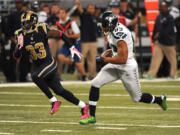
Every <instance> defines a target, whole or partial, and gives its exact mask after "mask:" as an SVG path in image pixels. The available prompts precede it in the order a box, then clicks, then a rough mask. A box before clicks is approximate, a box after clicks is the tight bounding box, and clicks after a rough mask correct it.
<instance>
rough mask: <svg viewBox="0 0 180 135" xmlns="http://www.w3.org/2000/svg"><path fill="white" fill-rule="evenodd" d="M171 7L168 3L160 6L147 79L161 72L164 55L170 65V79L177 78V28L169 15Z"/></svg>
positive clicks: (162, 3)
mask: <svg viewBox="0 0 180 135" xmlns="http://www.w3.org/2000/svg"><path fill="white" fill-rule="evenodd" d="M169 9H170V8H169V6H168V4H167V3H166V2H161V4H160V14H159V15H158V16H157V18H156V21H155V28H154V31H153V40H154V43H155V45H154V52H153V55H152V59H151V64H150V68H149V71H148V72H147V74H144V75H143V77H145V78H150V79H152V78H154V77H155V76H156V74H157V72H158V70H159V67H160V64H161V62H162V60H163V57H164V55H165V56H166V58H167V59H168V61H169V63H170V76H169V79H176V77H177V59H176V49H175V47H176V28H175V23H174V19H173V17H172V16H171V15H170V14H169Z"/></svg>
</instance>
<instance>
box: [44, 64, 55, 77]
mask: <svg viewBox="0 0 180 135" xmlns="http://www.w3.org/2000/svg"><path fill="white" fill-rule="evenodd" d="M56 67H57V63H56V65H55V67H54V68H53V69H51V70H50V71H49V72H48V73H47V74H46V75H44V77H46V76H47V75H48V74H49V73H51V72H52V71H53V70H54V69H55V68H56Z"/></svg>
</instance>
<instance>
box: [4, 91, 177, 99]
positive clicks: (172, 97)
mask: <svg viewBox="0 0 180 135" xmlns="http://www.w3.org/2000/svg"><path fill="white" fill-rule="evenodd" d="M74 94H75V95H78V96H88V95H89V93H74ZM0 95H44V94H43V93H42V92H14V91H11V92H0ZM101 96H103V97H129V95H128V94H101ZM168 97H169V98H167V100H168V99H169V101H179V100H180V96H175V95H168Z"/></svg>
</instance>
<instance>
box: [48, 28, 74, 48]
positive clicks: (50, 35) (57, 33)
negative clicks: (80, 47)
mask: <svg viewBox="0 0 180 135" xmlns="http://www.w3.org/2000/svg"><path fill="white" fill-rule="evenodd" d="M47 38H57V39H62V40H63V41H64V42H66V44H65V45H67V46H68V47H69V48H71V47H72V46H73V44H72V42H71V41H70V39H69V38H68V37H67V36H66V35H65V34H64V33H63V32H62V31H59V30H50V31H48V33H47Z"/></svg>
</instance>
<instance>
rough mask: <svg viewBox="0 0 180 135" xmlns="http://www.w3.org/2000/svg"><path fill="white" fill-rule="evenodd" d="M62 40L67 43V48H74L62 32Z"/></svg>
mask: <svg viewBox="0 0 180 135" xmlns="http://www.w3.org/2000/svg"><path fill="white" fill-rule="evenodd" d="M61 38H62V40H63V41H64V42H65V43H66V44H65V45H66V46H68V47H69V48H71V47H72V46H73V43H72V42H71V40H70V39H69V38H68V37H67V36H66V35H65V34H64V33H63V32H62V35H61Z"/></svg>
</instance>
